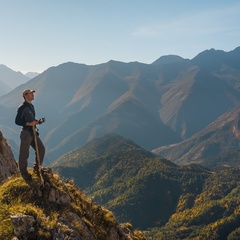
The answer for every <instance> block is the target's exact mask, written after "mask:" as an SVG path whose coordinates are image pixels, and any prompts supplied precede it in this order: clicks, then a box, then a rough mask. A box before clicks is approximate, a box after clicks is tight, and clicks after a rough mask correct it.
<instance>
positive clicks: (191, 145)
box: [152, 105, 240, 168]
mask: <svg viewBox="0 0 240 240" xmlns="http://www.w3.org/2000/svg"><path fill="white" fill-rule="evenodd" d="M239 112H240V105H238V106H237V107H235V108H233V109H232V110H230V111H228V112H227V113H225V114H223V115H222V116H220V117H219V118H218V119H217V120H216V121H214V122H213V123H212V124H210V125H209V126H208V127H206V128H205V129H203V130H202V131H200V132H198V133H196V134H195V135H193V136H192V137H191V138H189V139H187V140H185V141H183V142H181V143H179V144H174V145H169V146H164V147H160V148H157V149H155V150H154V151H152V152H153V153H155V154H157V155H159V156H162V157H164V158H167V159H169V160H171V161H173V162H175V163H177V164H180V165H186V164H191V163H197V164H201V165H203V166H206V167H209V168H216V167H221V166H230V167H233V166H239V165H240V161H239V158H240V154H239V149H240V145H239V142H240V124H239V123H240V118H239V117H240V115H239Z"/></svg>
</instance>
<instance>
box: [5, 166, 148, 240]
mask: <svg viewBox="0 0 240 240" xmlns="http://www.w3.org/2000/svg"><path fill="white" fill-rule="evenodd" d="M30 173H31V174H32V180H31V181H29V182H26V181H25V180H24V179H23V178H22V177H15V178H12V179H11V180H9V181H6V182H5V183H4V184H2V185H1V186H0V204H1V205H0V210H1V209H7V211H8V212H9V220H7V221H6V217H5V218H4V219H5V221H1V220H2V217H1V215H0V229H6V232H5V233H4V234H5V235H4V237H6V239H12V240H13V239H14V240H20V239H26V240H28V239H29V240H30V239H45V240H48V239H49V240H101V239H102V240H117V239H122V240H144V239H145V237H144V236H143V234H142V233H141V232H140V231H133V230H132V226H131V224H129V223H127V224H121V223H118V221H117V220H116V218H115V216H114V215H113V213H112V212H110V211H109V210H108V209H106V208H104V207H102V206H100V205H97V204H96V203H95V202H93V201H92V200H91V199H89V198H87V197H86V196H85V194H84V193H83V192H82V191H81V190H80V189H79V188H78V187H77V186H76V185H75V184H74V182H73V181H72V180H65V182H63V181H62V180H61V179H60V178H59V176H58V175H57V174H53V172H52V171H51V169H49V168H44V169H42V171H41V173H42V176H43V180H44V184H42V183H41V182H40V180H39V177H38V176H37V175H36V174H35V173H34V172H32V171H31V170H30ZM0 212H1V211H0ZM7 215H8V214H7V212H6V210H5V216H7ZM10 222H11V226H9V223H10ZM7 224H8V225H7ZM8 229H10V230H9V231H8ZM11 229H12V230H11ZM12 233H14V235H15V236H14V237H13V235H12ZM0 236H1V232H0Z"/></svg>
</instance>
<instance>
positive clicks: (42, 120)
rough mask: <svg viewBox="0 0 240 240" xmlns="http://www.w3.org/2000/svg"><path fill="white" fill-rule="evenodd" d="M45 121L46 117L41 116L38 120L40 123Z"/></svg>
mask: <svg viewBox="0 0 240 240" xmlns="http://www.w3.org/2000/svg"><path fill="white" fill-rule="evenodd" d="M45 121H46V119H45V117H43V118H40V119H39V120H38V124H42V123H44V122H45Z"/></svg>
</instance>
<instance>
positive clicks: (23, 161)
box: [15, 89, 45, 181]
mask: <svg viewBox="0 0 240 240" xmlns="http://www.w3.org/2000/svg"><path fill="white" fill-rule="evenodd" d="M34 93H35V90H31V89H25V90H24V91H23V98H24V102H23V103H22V105H21V106H19V107H18V112H17V115H16V118H15V123H16V124H17V125H19V126H22V130H21V133H20V139H21V143H20V151H19V170H20V172H21V174H22V177H23V178H24V179H25V180H27V181H30V180H32V176H31V174H30V173H29V172H28V171H27V165H28V161H27V160H28V157H29V148H30V146H31V147H32V148H33V149H34V150H35V153H36V159H35V164H34V167H33V169H34V172H36V173H38V171H39V168H40V166H39V163H40V165H42V163H43V158H44V155H45V147H44V145H43V143H42V141H41V139H40V138H39V136H38V134H37V137H36V142H37V147H38V153H39V163H38V159H37V152H36V146H35V141H34V133H33V128H36V125H37V124H41V123H42V122H43V121H42V119H40V120H36V119H35V109H34V106H33V105H32V101H33V100H34Z"/></svg>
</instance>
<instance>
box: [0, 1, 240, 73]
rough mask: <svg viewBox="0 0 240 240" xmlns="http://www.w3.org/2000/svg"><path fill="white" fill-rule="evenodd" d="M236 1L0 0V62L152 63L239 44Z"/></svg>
mask: <svg viewBox="0 0 240 240" xmlns="http://www.w3.org/2000/svg"><path fill="white" fill-rule="evenodd" d="M239 23H240V1H239V0H224V1H223V0H202V1H199V0H198V1H195V0H164V1H162V0H121V1H120V0H119V1H116V0H95V1H93V0H0V31H1V34H0V49H1V51H0V64H4V65H6V66H8V67H10V68H12V69H13V70H15V71H22V72H27V71H38V72H41V71H44V70H46V69H47V68H49V67H51V66H57V65H59V64H61V63H64V62H68V61H71V62H77V63H85V64H88V65H95V64H99V63H104V62H107V61H109V60H111V59H113V60H117V61H122V62H131V61H138V62H143V63H152V62H153V61H155V60H156V59H157V58H159V57H160V56H163V55H168V54H176V55H179V56H181V57H183V58H190V59H191V58H193V57H194V56H196V55H197V54H198V53H199V52H201V51H204V50H206V49H210V48H215V49H221V50H224V51H231V50H233V49H235V48H236V47H238V46H240V24H239Z"/></svg>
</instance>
